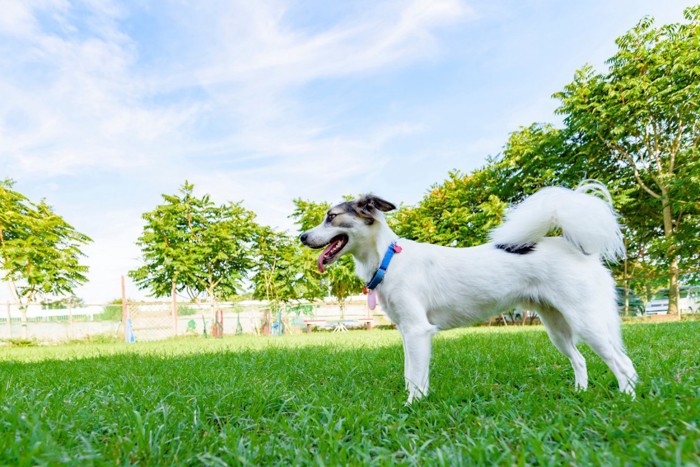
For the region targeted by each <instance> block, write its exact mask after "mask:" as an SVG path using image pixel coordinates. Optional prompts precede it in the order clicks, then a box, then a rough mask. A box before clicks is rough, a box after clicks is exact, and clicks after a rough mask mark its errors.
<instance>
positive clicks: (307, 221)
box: [290, 197, 364, 313]
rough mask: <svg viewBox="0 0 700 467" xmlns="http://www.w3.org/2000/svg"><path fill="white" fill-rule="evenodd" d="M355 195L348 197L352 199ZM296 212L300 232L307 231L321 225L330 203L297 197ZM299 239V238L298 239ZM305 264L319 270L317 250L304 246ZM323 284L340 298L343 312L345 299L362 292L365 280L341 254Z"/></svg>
mask: <svg viewBox="0 0 700 467" xmlns="http://www.w3.org/2000/svg"><path fill="white" fill-rule="evenodd" d="M352 198H353V197H346V199H352ZM294 206H295V209H294V212H293V213H292V215H291V216H290V217H291V218H292V219H294V223H295V224H296V225H297V226H298V228H299V232H305V231H307V230H309V229H311V228H313V227H316V226H317V225H319V224H320V223H321V222H322V221H323V219H324V218H325V217H326V212H327V211H328V209H330V204H328V203H325V202H322V203H316V202H314V201H308V200H302V199H295V200H294ZM297 241H298V240H297ZM304 250H305V252H304V257H305V259H304V264H305V267H306V268H307V270H309V271H317V269H316V267H317V263H316V261H315V260H314V258H315V257H316V256H317V255H318V252H317V251H314V250H310V249H308V248H304ZM323 277H324V280H323V284H324V285H325V286H326V287H327V288H328V290H329V291H330V293H331V295H333V297H335V298H336V299H337V300H338V304H339V305H340V308H341V313H342V312H344V310H345V301H346V300H347V299H348V297H350V296H351V295H353V294H357V293H360V291H361V290H362V286H363V285H364V284H363V282H362V281H361V280H360V279H359V278H358V277H357V276H356V275H355V265H354V263H353V260H352V258H351V257H350V256H348V255H345V256H341V257H340V258H339V259H338V260H337V261H336V262H335V263H333V264H332V265H330V266H329V268H328V270H327V274H326V275H325V276H323Z"/></svg>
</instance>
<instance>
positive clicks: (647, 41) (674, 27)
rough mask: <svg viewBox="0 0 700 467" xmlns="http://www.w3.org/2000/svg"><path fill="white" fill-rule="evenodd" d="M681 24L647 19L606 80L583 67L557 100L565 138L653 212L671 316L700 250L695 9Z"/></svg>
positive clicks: (625, 41)
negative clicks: (597, 158) (582, 145)
mask: <svg viewBox="0 0 700 467" xmlns="http://www.w3.org/2000/svg"><path fill="white" fill-rule="evenodd" d="M685 18H686V20H687V23H676V24H669V25H665V26H661V27H658V28H656V27H654V21H653V19H651V18H644V19H643V20H641V21H640V22H639V23H638V24H637V25H636V26H635V27H634V28H633V29H631V30H630V31H628V32H627V33H626V34H624V35H622V36H621V37H619V38H618V39H617V40H616V44H617V46H618V51H617V53H616V54H615V55H613V57H611V58H610V59H609V60H608V65H609V70H608V71H607V72H606V73H596V72H595V71H594V70H593V68H592V67H590V66H585V67H583V68H582V69H581V70H579V71H577V72H576V75H575V77H574V81H573V82H572V83H570V84H569V85H567V86H566V87H565V88H564V90H563V91H562V92H560V93H557V94H555V96H556V97H558V98H559V99H560V100H561V106H560V108H559V109H558V112H559V113H560V114H562V115H564V117H565V120H564V121H565V123H566V125H567V127H568V128H569V130H570V131H573V132H576V133H578V134H580V135H582V136H583V137H584V138H587V139H588V140H589V141H594V142H596V143H598V144H599V147H601V148H603V149H604V150H605V151H606V156H607V155H610V156H612V157H613V158H614V159H615V161H616V164H617V165H618V166H620V167H623V168H625V169H627V170H629V171H631V172H632V174H633V177H634V181H635V182H636V187H637V189H638V196H639V197H640V201H641V198H645V200H644V202H643V204H644V205H646V206H652V207H653V209H646V210H644V214H645V219H646V220H647V222H646V223H645V227H646V228H648V229H650V230H651V231H654V232H657V233H658V236H657V241H656V242H653V243H652V244H651V250H650V253H652V254H653V253H654V250H657V251H659V250H660V251H662V252H663V256H662V259H663V263H664V264H665V265H666V267H668V271H669V276H670V279H669V289H670V303H669V312H670V313H675V312H677V311H678V308H677V297H678V276H679V267H682V266H683V265H682V264H681V263H682V262H683V261H684V259H685V260H686V263H685V266H687V267H690V266H691V265H692V266H696V265H697V260H698V250H699V248H698V247H699V246H700V244H699V243H698V238H697V227H698V221H697V216H698V214H699V213H698V210H699V207H698V202H697V200H698V197H699V196H700V177H698V173H699V169H700V161H699V159H700V157H699V156H700V153H699V151H698V143H699V142H700V112H699V110H698V109H699V105H698V102H700V67H699V66H698V64H699V63H700V6H696V7H692V8H688V9H686V10H685ZM645 219H640V218H639V217H637V218H636V220H640V222H641V221H643V220H645ZM652 222H653V225H650V224H651V223H652Z"/></svg>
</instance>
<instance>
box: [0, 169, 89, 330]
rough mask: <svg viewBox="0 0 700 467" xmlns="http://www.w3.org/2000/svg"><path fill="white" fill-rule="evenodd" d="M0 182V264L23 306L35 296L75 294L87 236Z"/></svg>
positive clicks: (84, 268) (43, 205)
mask: <svg viewBox="0 0 700 467" xmlns="http://www.w3.org/2000/svg"><path fill="white" fill-rule="evenodd" d="M13 185H14V184H13V182H12V181H11V180H3V181H0V267H1V268H2V271H3V273H4V279H5V281H7V282H8V283H9V284H10V289H11V290H12V292H13V294H14V295H15V298H16V300H17V302H18V303H19V305H20V309H21V310H22V321H23V323H25V324H26V309H27V306H28V305H29V304H30V303H33V302H34V301H35V300H36V298H37V296H38V295H68V296H73V295H74V289H75V288H76V287H78V286H79V285H80V284H83V283H85V282H87V277H86V275H85V274H86V273H87V271H88V268H87V266H83V265H81V264H80V259H81V257H83V256H85V255H84V253H83V252H82V250H81V247H82V246H83V245H86V244H88V243H89V242H91V241H92V240H91V239H90V238H89V237H88V236H87V235H84V234H82V233H80V232H78V231H76V230H75V228H74V227H73V226H72V225H70V224H68V223H67V222H66V221H65V220H64V219H63V218H62V217H61V216H59V215H58V214H56V213H54V212H53V209H52V208H51V207H50V206H49V205H47V204H46V202H45V201H44V200H42V201H40V202H39V203H38V204H34V203H32V202H31V201H29V200H28V199H27V198H26V197H25V196H24V195H22V194H21V193H19V192H16V191H14V190H13V189H12V188H13Z"/></svg>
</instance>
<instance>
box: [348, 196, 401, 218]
mask: <svg viewBox="0 0 700 467" xmlns="http://www.w3.org/2000/svg"><path fill="white" fill-rule="evenodd" d="M356 205H357V207H358V208H359V209H360V210H361V211H363V212H365V213H367V214H370V215H371V214H372V211H374V210H375V209H376V210H378V211H382V212H389V211H393V210H394V209H396V206H395V205H394V204H393V203H390V202H389V201H386V200H384V199H381V198H379V197H377V196H374V195H364V196H363V197H362V198H360V199H358V200H357V202H356Z"/></svg>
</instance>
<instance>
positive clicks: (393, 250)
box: [365, 242, 401, 290]
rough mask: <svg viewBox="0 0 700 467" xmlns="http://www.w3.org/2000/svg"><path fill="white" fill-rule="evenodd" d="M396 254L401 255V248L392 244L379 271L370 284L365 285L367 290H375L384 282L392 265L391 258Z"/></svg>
mask: <svg viewBox="0 0 700 467" xmlns="http://www.w3.org/2000/svg"><path fill="white" fill-rule="evenodd" d="M394 253H401V247H400V246H398V245H397V244H396V242H392V243H391V245H389V248H387V249H386V253H384V259H382V264H380V265H379V269H377V271H376V272H375V273H374V275H373V276H372V278H371V279H370V280H369V282H367V284H365V288H366V289H367V290H374V289H376V288H377V286H378V285H379V284H381V283H382V281H383V280H384V274H386V270H387V268H388V267H389V263H391V258H393V257H394Z"/></svg>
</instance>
